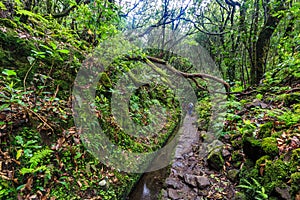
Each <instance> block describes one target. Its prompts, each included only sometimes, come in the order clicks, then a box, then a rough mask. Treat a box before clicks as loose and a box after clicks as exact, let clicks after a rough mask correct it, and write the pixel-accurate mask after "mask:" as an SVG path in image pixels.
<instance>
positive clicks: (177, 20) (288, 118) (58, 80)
mask: <svg viewBox="0 0 300 200" xmlns="http://www.w3.org/2000/svg"><path fill="white" fill-rule="evenodd" d="M299 8H300V3H299V2H297V1H294V0H280V1H279V0H272V1H267V0H241V1H232V0H225V1H219V0H212V1H198V0H195V1H170V0H161V1H157V2H155V1H141V0H136V1H119V2H117V1H111V0H92V1H82V0H61V1H57V0H49V1H44V0H43V1H33V0H15V1H1V2H0V30H1V31H0V146H1V148H0V198H1V199H17V198H18V199H50V198H51V199H55V198H56V199H63V198H65V199H121V198H124V197H125V196H126V195H127V194H128V193H129V192H130V190H131V188H132V187H133V186H134V184H135V183H136V181H137V180H138V178H139V177H140V174H134V173H126V172H122V171H120V170H119V169H117V168H114V167H113V166H106V165H104V164H102V163H101V162H100V161H99V160H98V159H97V158H95V157H94V156H93V154H92V153H91V152H90V151H88V149H87V146H86V145H84V144H83V141H82V138H81V134H80V131H79V130H78V127H76V126H75V124H74V121H73V117H74V115H73V114H74V112H73V111H74V110H72V101H74V96H72V89H73V87H74V81H75V78H76V76H77V73H78V72H79V70H80V68H81V67H89V65H88V62H89V61H90V60H89V58H90V57H89V56H90V55H91V54H92V53H95V52H98V53H99V52H100V53H101V51H102V49H101V45H103V42H107V41H110V42H112V44H113V42H115V43H120V44H121V45H118V46H117V47H115V48H112V50H111V52H108V53H109V54H111V55H115V54H116V53H117V52H125V53H123V54H121V55H118V56H115V57H113V60H112V61H111V63H110V64H109V65H107V66H105V68H103V70H102V72H101V74H100V75H99V77H100V78H99V81H98V82H97V87H96V88H95V90H96V95H95V102H94V103H95V105H93V106H94V108H95V114H96V115H97V118H98V122H99V124H100V125H101V127H102V129H103V131H104V133H105V134H106V136H107V137H108V138H109V139H110V140H111V141H112V143H113V144H114V145H118V146H119V147H121V148H122V149H124V150H126V151H130V152H152V151H155V150H157V149H159V148H161V147H162V146H163V145H164V144H165V143H166V141H167V140H168V138H169V137H171V136H172V133H173V132H174V130H176V129H177V128H178V126H179V125H180V123H181V117H182V116H184V114H185V113H184V109H182V105H181V103H182V101H181V100H180V99H178V97H176V93H175V92H174V91H173V90H172V86H174V84H173V82H170V78H169V76H168V74H167V72H168V71H171V72H172V73H175V74H180V75H181V76H183V77H184V78H185V79H186V80H187V81H188V83H190V85H191V87H192V88H193V91H194V93H195V94H196V97H197V101H198V102H197V105H196V111H197V115H198V117H199V120H198V126H199V129H203V130H208V131H213V134H214V135H215V136H216V137H217V138H219V139H220V140H223V141H227V142H228V143H229V144H230V145H231V146H232V148H233V150H234V154H232V155H231V156H230V162H233V165H232V166H230V167H235V168H237V169H239V170H240V171H239V176H238V177H239V178H238V180H236V182H237V184H238V185H239V186H238V187H237V188H238V190H239V192H238V193H237V198H241V199H254V198H255V199H280V198H279V197H278V196H279V195H282V194H283V193H284V194H288V195H289V197H290V198H291V199H299V198H300V193H299V191H300V188H299V181H300V169H299V166H300V98H299V97H300V55H299V48H300V46H299V45H300V32H299V30H300V27H299V24H300V23H299V20H300V9H299ZM116 37H117V42H116V41H115V40H114V39H112V38H116ZM140 38H143V39H141V40H140ZM129 41H130V42H129ZM141 41H142V42H143V43H145V46H146V48H144V49H143V48H139V47H141V46H143V45H141ZM133 44H135V45H133ZM99 45H100V46H99ZM197 45H200V46H201V48H202V49H203V51H201V52H193V51H192V53H191V51H190V49H192V48H193V47H195V46H197ZM205 52H206V53H205ZM199 53H201V55H204V56H202V57H201V59H199V58H198V57H199ZM103 55H104V54H103ZM197 56H198V57H197ZM195 57H197V59H196V61H199V62H198V63H195V62H194V61H195V60H193V59H192V58H195ZM213 62H214V63H215V64H212V63H213ZM92 64H93V63H92ZM196 65H197V66H196ZM198 65H199V66H198ZM141 66H142V67H141ZM144 66H147V67H148V68H150V69H152V70H154V71H156V72H157V74H158V75H159V76H158V77H156V76H153V77H152V76H150V78H149V77H148V78H149V79H151V82H150V83H146V84H145V83H143V82H142V81H141V80H139V79H137V78H136V76H135V75H134V74H131V71H132V70H135V69H139V72H141V74H142V76H144V77H146V76H147V75H148V74H147V73H148V71H147V69H146V67H145V68H144ZM123 75H126V77H127V79H129V80H132V81H133V82H134V83H135V84H137V85H140V87H139V88H138V89H137V90H136V91H135V92H134V93H133V94H132V95H131V96H130V99H129V103H128V108H124V107H122V106H120V109H122V108H123V109H124V113H126V110H128V113H127V114H128V115H125V116H126V117H127V118H129V119H131V120H132V122H133V123H134V124H137V125H139V126H147V125H148V124H151V123H154V124H155V125H157V126H158V125H159V124H160V121H159V120H160V119H159V118H157V115H156V114H157V113H153V112H151V108H152V107H159V108H160V109H161V110H162V111H163V113H167V114H166V116H167V118H166V120H165V123H163V126H162V128H161V129H160V131H159V132H157V133H156V134H153V135H151V136H146V135H143V134H146V133H143V134H142V136H140V137H134V136H132V135H128V134H127V133H126V131H124V130H123V129H122V128H120V125H119V124H118V121H116V119H115V118H114V116H113V115H112V99H113V96H114V95H115V94H118V93H120V91H118V90H116V89H115V86H116V85H117V84H118V81H119V79H120V78H119V77H120V76H123ZM162 83H163V84H162ZM215 84H220V85H221V86H220V85H218V86H215ZM75 86H76V85H75ZM220 87H222V88H224V90H221V91H219V90H218V89H217V88H220ZM173 89H174V88H173ZM180 89H181V88H180ZM121 92H122V91H121ZM181 92H182V91H181ZM183 92H184V91H183ZM185 95H186V96H189V95H190V93H188V92H186V94H185ZM219 97H224V98H226V102H224V103H223V104H219V103H220V102H218V101H215V100H214V99H213V98H215V99H216V98H219ZM124 99H125V97H124ZM124 99H122V98H120V102H122V101H125V100H126V99H125V100H124ZM216 107H220V110H222V111H224V112H222V113H221V115H220V116H218V117H221V118H222V119H224V120H223V121H220V120H217V121H216V120H215V118H214V117H215V116H214V115H213V114H212V109H214V108H216ZM88 117H89V116H83V118H84V119H83V120H87V119H89V118H88ZM209 122H211V123H209ZM91 126H93V125H92V124H91ZM143 131H144V132H147V131H149V132H151V131H152V130H151V127H150V129H143V130H142V132H143ZM97 148H98V147H97ZM122 162H126V159H125V160H124V161H122ZM129 164H130V163H128V165H129ZM226 169H227V168H226V167H225V168H223V170H224V173H226Z"/></svg>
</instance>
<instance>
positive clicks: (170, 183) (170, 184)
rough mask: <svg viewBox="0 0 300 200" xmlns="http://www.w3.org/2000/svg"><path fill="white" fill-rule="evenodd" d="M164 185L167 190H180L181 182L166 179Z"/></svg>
mask: <svg viewBox="0 0 300 200" xmlns="http://www.w3.org/2000/svg"><path fill="white" fill-rule="evenodd" d="M166 185H167V187H168V188H173V189H180V188H182V184H181V182H180V181H178V180H176V179H175V178H167V179H166Z"/></svg>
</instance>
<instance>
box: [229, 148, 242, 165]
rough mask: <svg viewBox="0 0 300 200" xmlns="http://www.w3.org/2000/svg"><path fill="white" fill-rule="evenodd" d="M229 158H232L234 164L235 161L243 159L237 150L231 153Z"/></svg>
mask: <svg viewBox="0 0 300 200" xmlns="http://www.w3.org/2000/svg"><path fill="white" fill-rule="evenodd" d="M231 158H232V161H233V162H236V161H241V160H243V158H244V157H243V154H242V153H241V152H240V151H239V150H237V151H234V152H233V153H232V156H231Z"/></svg>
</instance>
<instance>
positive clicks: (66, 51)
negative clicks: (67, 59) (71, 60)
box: [57, 49, 70, 54]
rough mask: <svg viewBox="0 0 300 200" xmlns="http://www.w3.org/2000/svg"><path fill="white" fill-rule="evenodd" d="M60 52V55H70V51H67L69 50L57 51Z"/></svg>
mask: <svg viewBox="0 0 300 200" xmlns="http://www.w3.org/2000/svg"><path fill="white" fill-rule="evenodd" d="M57 51H58V52H60V53H63V54H68V53H69V52H70V51H69V50H67V49H59V50H57Z"/></svg>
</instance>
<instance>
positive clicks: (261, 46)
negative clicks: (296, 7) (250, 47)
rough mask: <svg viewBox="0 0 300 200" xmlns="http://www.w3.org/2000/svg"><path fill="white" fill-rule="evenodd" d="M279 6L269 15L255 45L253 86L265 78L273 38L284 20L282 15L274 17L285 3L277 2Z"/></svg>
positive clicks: (282, 8)
mask: <svg viewBox="0 0 300 200" xmlns="http://www.w3.org/2000/svg"><path fill="white" fill-rule="evenodd" d="M277 3H278V6H277V7H275V8H274V10H273V12H269V13H267V15H268V16H267V20H266V22H265V24H264V26H263V28H262V30H261V31H260V33H259V35H258V39H257V41H256V44H255V62H254V66H253V67H252V72H251V76H252V75H254V77H251V80H252V84H259V82H260V80H261V79H262V78H263V75H264V72H265V68H266V64H267V56H268V51H269V45H270V40H271V37H272V35H273V33H274V31H275V29H276V27H277V26H278V24H279V22H280V20H281V19H282V17H283V16H282V15H280V14H279V15H277V16H276V15H274V13H277V12H279V11H281V10H284V9H285V7H284V3H285V2H284V1H280V2H277Z"/></svg>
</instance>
